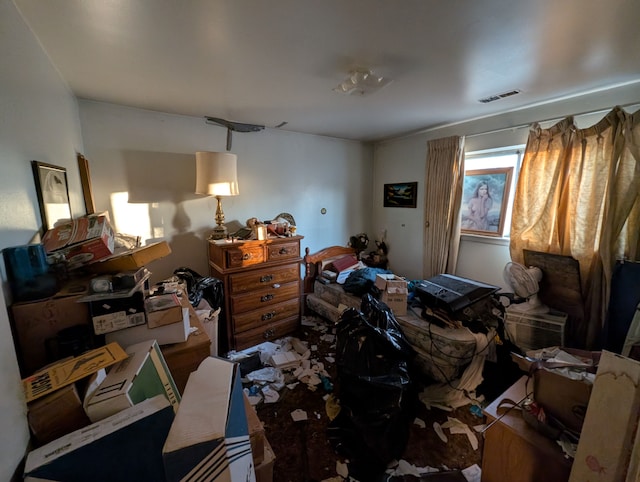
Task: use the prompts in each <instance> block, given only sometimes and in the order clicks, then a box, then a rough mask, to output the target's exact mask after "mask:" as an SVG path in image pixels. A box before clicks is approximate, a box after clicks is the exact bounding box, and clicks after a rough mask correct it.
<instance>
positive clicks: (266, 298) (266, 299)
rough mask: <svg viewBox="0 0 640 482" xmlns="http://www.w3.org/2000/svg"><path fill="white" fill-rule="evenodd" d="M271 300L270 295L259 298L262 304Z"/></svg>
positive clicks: (271, 296)
mask: <svg viewBox="0 0 640 482" xmlns="http://www.w3.org/2000/svg"><path fill="white" fill-rule="evenodd" d="M272 299H273V295H272V294H271V293H269V294H266V295H264V296H263V297H261V298H260V301H262V302H263V303H264V302H266V301H271V300H272Z"/></svg>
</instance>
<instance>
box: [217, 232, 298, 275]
mask: <svg viewBox="0 0 640 482" xmlns="http://www.w3.org/2000/svg"><path fill="white" fill-rule="evenodd" d="M302 238H303V237H302V236H293V237H289V238H270V239H266V240H261V241H257V240H250V241H234V242H227V241H225V240H222V241H209V263H210V264H211V265H212V267H214V268H215V269H216V270H217V271H219V272H220V273H233V272H236V271H243V270H246V269H247V268H249V267H256V268H258V267H262V266H269V265H276V264H281V263H287V262H292V261H293V262H295V261H299V260H300V240H301V239H302Z"/></svg>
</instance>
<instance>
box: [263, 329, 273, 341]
mask: <svg viewBox="0 0 640 482" xmlns="http://www.w3.org/2000/svg"><path fill="white" fill-rule="evenodd" d="M275 333H276V330H274V329H273V328H269V329H268V330H267V331H265V332H264V335H263V336H264V339H265V340H268V339H269V338H271V337H272V336H273V335H275Z"/></svg>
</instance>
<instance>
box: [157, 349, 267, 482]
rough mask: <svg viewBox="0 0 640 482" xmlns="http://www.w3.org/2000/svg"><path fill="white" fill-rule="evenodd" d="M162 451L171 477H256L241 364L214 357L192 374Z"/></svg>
mask: <svg viewBox="0 0 640 482" xmlns="http://www.w3.org/2000/svg"><path fill="white" fill-rule="evenodd" d="M162 455H163V459H164V467H165V472H166V477H167V479H166V480H167V481H169V482H172V481H179V480H207V481H209V482H212V481H223V480H224V481H231V482H251V481H255V480H256V479H255V472H254V466H253V457H252V454H251V443H250V441H249V429H248V425H247V416H246V414H245V409H244V401H243V396H242V384H241V382H240V372H239V370H238V367H237V364H235V363H232V362H230V361H229V360H226V359H222V358H214V357H208V358H206V359H205V360H204V361H203V362H202V363H201V364H200V366H199V367H198V369H197V370H196V371H195V372H193V373H192V374H191V376H190V377H189V381H188V382H187V386H186V388H185V391H184V396H183V397H182V402H181V403H180V407H179V408H178V413H177V414H176V418H175V420H174V422H173V425H172V426H171V430H170V431H169V435H168V436H167V440H166V442H165V444H164V447H163V449H162ZM204 474H207V476H206V478H205V476H204Z"/></svg>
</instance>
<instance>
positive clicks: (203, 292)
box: [173, 267, 224, 310]
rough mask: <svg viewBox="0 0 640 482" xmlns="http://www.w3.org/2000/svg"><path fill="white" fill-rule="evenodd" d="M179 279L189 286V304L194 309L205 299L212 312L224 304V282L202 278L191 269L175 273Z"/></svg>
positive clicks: (181, 269) (178, 269)
mask: <svg viewBox="0 0 640 482" xmlns="http://www.w3.org/2000/svg"><path fill="white" fill-rule="evenodd" d="M173 274H174V275H176V276H177V277H178V278H180V279H181V280H183V281H184V282H185V283H186V284H187V294H188V295H189V303H191V306H193V307H194V308H195V307H196V306H198V305H199V304H200V301H202V299H203V298H204V299H205V300H206V301H207V303H209V306H211V309H212V310H217V309H218V308H220V307H221V306H222V303H223V302H224V290H223V284H222V281H221V280H219V279H218V278H214V277H212V276H202V275H200V274H198V273H197V272H195V271H194V270H192V269H191V268H185V267H180V268H177V269H176V270H175V271H174V272H173Z"/></svg>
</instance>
